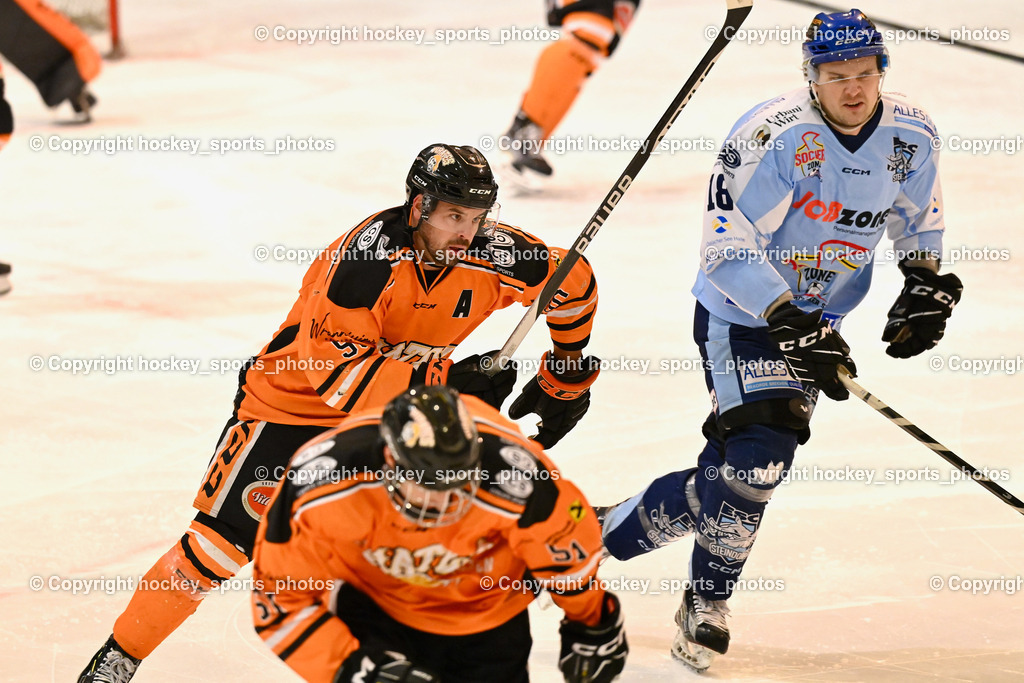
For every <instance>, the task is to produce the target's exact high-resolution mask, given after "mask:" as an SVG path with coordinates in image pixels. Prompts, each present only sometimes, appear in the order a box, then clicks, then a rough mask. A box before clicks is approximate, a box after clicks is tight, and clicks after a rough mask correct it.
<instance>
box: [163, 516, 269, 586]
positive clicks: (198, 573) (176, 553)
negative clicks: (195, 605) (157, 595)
mask: <svg viewBox="0 0 1024 683" xmlns="http://www.w3.org/2000/svg"><path fill="white" fill-rule="evenodd" d="M218 526H223V525H221V524H218V522H217V520H216V519H214V518H212V517H208V516H207V515H203V514H202V513H200V514H199V515H196V518H195V519H194V520H192V523H191V524H190V525H189V528H188V531H187V532H186V533H185V535H184V536H182V537H181V540H180V541H179V542H178V543H177V545H175V547H174V548H173V549H172V550H171V552H170V553H168V555H167V556H165V557H168V561H169V562H170V564H171V566H170V567H169V569H170V570H171V576H177V577H179V578H180V579H182V580H183V581H184V582H185V589H186V590H191V592H192V593H193V598H194V599H196V600H201V599H202V598H203V596H205V595H206V593H208V592H209V590H210V588H212V587H216V586H217V585H219V584H220V583H221V582H223V581H226V580H228V579H230V578H231V577H232V576H234V575H235V574H237V573H238V571H239V570H240V569H241V568H242V567H243V566H244V565H246V564H248V563H249V553H251V550H248V549H243V548H242V547H240V545H238V544H237V543H235V542H234V541H232V540H229V539H231V538H232V536H233V534H232V533H231V531H230V529H225V528H217V527H218Z"/></svg>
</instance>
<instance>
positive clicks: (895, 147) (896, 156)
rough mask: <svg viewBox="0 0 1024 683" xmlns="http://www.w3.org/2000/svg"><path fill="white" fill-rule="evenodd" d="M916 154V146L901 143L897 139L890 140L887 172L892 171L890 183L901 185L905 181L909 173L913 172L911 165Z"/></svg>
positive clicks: (901, 141)
mask: <svg viewBox="0 0 1024 683" xmlns="http://www.w3.org/2000/svg"><path fill="white" fill-rule="evenodd" d="M916 153H917V145H911V144H910V143H907V142H903V140H900V139H899V138H893V139H892V156H891V157H889V166H888V170H890V171H892V181H893V182H894V183H902V182H903V181H904V180H906V179H907V176H908V175H909V174H910V172H911V171H913V170H914V169H913V167H912V165H911V163H912V162H913V160H914V154H916Z"/></svg>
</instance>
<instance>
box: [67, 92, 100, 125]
mask: <svg viewBox="0 0 1024 683" xmlns="http://www.w3.org/2000/svg"><path fill="white" fill-rule="evenodd" d="M98 101H99V100H97V99H96V96H95V95H93V94H92V93H91V92H89V89H88V88H84V87H83V88H82V89H81V90H79V91H78V93H77V94H75V95H72V96H71V97H69V98H68V102H70V103H71V108H72V109H74V111H75V118H74V121H72V123H91V122H92V109H93V107H95V106H96V103H97V102H98Z"/></svg>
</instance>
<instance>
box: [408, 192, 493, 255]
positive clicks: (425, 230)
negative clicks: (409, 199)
mask: <svg viewBox="0 0 1024 683" xmlns="http://www.w3.org/2000/svg"><path fill="white" fill-rule="evenodd" d="M422 205H423V195H420V196H418V197H416V199H415V201H414V202H413V205H412V220H413V223H414V224H415V225H416V226H417V229H416V232H414V233H413V245H414V246H415V247H416V250H417V251H418V252H419V253H420V255H421V258H422V259H423V260H424V261H425V262H426V263H431V264H434V265H437V266H450V265H452V264H453V263H455V262H456V261H458V260H459V258H460V257H461V256H462V254H463V252H465V251H466V249H468V248H469V244H470V242H472V241H473V237H475V236H476V234H477V231H478V229H479V227H480V221H481V220H482V219H483V218H484V215H485V214H486V213H487V212H486V211H485V210H483V209H472V208H469V207H465V206H459V205H458V204H451V203H449V202H444V201H438V202H437V206H436V207H435V208H434V210H433V211H432V212H431V213H430V216H429V218H426V219H424V218H423V211H422Z"/></svg>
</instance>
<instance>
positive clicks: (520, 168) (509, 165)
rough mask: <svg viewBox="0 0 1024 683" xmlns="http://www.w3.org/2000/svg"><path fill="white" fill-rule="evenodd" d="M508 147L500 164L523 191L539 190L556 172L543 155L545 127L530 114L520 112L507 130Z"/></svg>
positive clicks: (504, 172) (511, 180)
mask: <svg viewBox="0 0 1024 683" xmlns="http://www.w3.org/2000/svg"><path fill="white" fill-rule="evenodd" d="M505 137H506V138H508V140H507V150H508V151H505V152H503V156H504V157H505V158H504V159H503V160H502V163H501V164H500V168H501V170H502V171H503V173H502V174H501V175H502V176H504V179H505V180H508V181H509V182H510V183H512V184H513V185H514V186H516V187H517V188H518V189H520V190H525V191H537V190H539V189H541V187H542V186H543V184H544V182H545V181H546V180H547V179H548V178H550V177H551V174H552V173H553V172H554V171H553V169H552V168H551V164H549V163H548V162H547V159H545V158H544V157H543V156H541V153H540V150H541V145H542V144H543V142H544V138H542V137H541V129H540V126H538V125H537V124H536V123H534V122H533V121H532V120H531V119H530V117H528V116H527V115H526V114H524V113H523V112H522V111H520V112H519V113H518V114H516V118H515V120H514V121H512V127H511V128H509V129H508V132H506V133H505Z"/></svg>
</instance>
